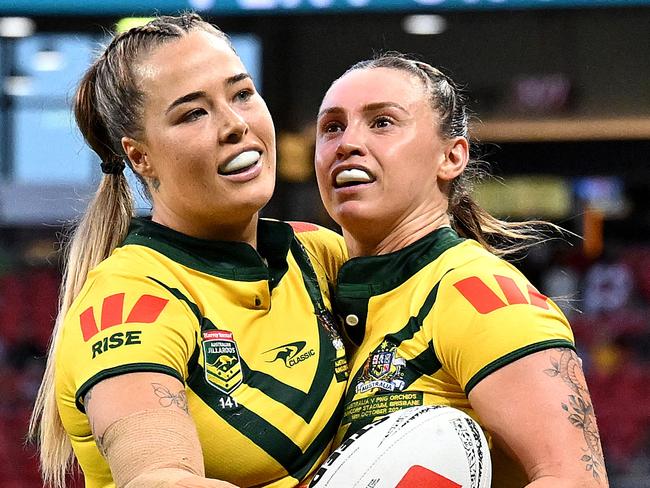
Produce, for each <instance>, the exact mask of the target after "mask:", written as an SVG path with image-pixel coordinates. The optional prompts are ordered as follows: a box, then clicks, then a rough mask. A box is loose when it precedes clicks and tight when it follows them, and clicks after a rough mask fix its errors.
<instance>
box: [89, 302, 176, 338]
mask: <svg viewBox="0 0 650 488" xmlns="http://www.w3.org/2000/svg"><path fill="white" fill-rule="evenodd" d="M167 302H169V300H166V299H165V298H160V297H155V296H153V295H142V296H141V297H140V298H138V301H137V302H136V303H135V305H133V308H132V309H131V310H130V311H129V313H128V315H127V317H126V320H125V319H124V293H116V294H115V295H110V296H108V297H106V298H104V301H103V303H102V312H101V317H100V321H99V324H100V327H98V326H97V321H96V320H95V310H94V308H93V307H89V308H87V309H86V310H84V311H83V312H82V313H81V315H79V322H80V325H81V333H82V334H83V338H84V341H85V342H88V341H89V340H90V339H91V338H92V337H93V336H94V335H95V334H97V333H99V331H100V330H104V329H108V328H109V327H114V326H116V325H122V324H131V323H140V324H151V323H153V322H155V321H156V319H157V318H158V317H159V316H160V314H161V313H162V311H163V309H164V308H165V306H166V305H167Z"/></svg>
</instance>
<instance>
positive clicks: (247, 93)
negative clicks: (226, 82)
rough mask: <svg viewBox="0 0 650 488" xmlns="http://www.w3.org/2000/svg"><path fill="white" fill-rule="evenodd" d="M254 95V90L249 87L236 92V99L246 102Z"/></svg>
mask: <svg viewBox="0 0 650 488" xmlns="http://www.w3.org/2000/svg"><path fill="white" fill-rule="evenodd" d="M253 95H254V92H253V90H251V89H249V88H245V89H244V90H239V91H238V92H237V93H236V94H235V100H237V101H240V102H245V101H247V100H248V99H250V98H251V97H252V96H253Z"/></svg>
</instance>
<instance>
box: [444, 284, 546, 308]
mask: <svg viewBox="0 0 650 488" xmlns="http://www.w3.org/2000/svg"><path fill="white" fill-rule="evenodd" d="M494 279H495V280H496V282H497V284H498V285H499V288H500V289H501V292H502V293H503V295H504V296H505V298H506V301H507V302H504V301H503V300H502V299H501V298H499V296H498V295H497V294H496V293H495V292H494V291H492V289H491V288H490V287H489V286H488V285H486V284H485V282H484V281H483V280H481V278H479V277H478V276H470V277H469V278H465V279H462V280H460V281H458V282H456V283H454V287H455V288H456V289H457V290H458V291H459V292H460V293H461V294H462V295H463V296H464V297H465V298H466V299H467V301H468V302H469V303H471V304H472V306H473V307H474V308H475V309H476V311H477V312H478V313H480V314H488V313H490V312H494V311H495V310H498V309H500V308H503V307H507V306H509V305H522V304H525V305H533V306H535V307H539V308H544V309H548V308H549V305H548V302H547V301H548V298H547V297H546V296H544V295H542V294H541V293H540V292H539V291H537V290H536V289H535V287H534V286H532V285H531V284H527V286H526V294H527V295H528V297H526V295H525V294H524V293H523V292H522V291H521V289H520V288H519V285H517V283H516V282H515V280H513V279H512V278H510V277H509V276H499V275H494Z"/></svg>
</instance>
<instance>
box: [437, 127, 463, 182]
mask: <svg viewBox="0 0 650 488" xmlns="http://www.w3.org/2000/svg"><path fill="white" fill-rule="evenodd" d="M468 162H469V142H467V139H465V138H464V137H455V138H453V139H452V140H451V141H450V142H449V143H448V145H447V148H446V149H445V160H444V161H443V162H442V164H441V165H440V167H439V168H438V178H440V179H442V180H445V181H451V180H453V179H454V178H456V177H457V176H458V175H459V174H461V173H462V172H463V170H464V169H465V167H466V166H467V163H468Z"/></svg>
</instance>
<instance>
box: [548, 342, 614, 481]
mask: <svg viewBox="0 0 650 488" xmlns="http://www.w3.org/2000/svg"><path fill="white" fill-rule="evenodd" d="M556 351H557V352H558V353H559V354H560V357H559V359H558V358H557V356H554V355H552V356H551V364H552V366H553V367H552V368H549V369H545V370H544V372H545V373H546V374H547V375H549V376H551V377H556V376H557V377H559V378H560V379H562V381H563V382H564V383H565V384H566V385H567V386H568V387H569V388H571V391H573V393H574V394H573V395H569V401H568V403H562V409H563V410H564V411H565V412H567V413H568V414H569V416H568V419H569V422H571V424H572V425H574V426H575V427H576V428H578V429H580V430H581V431H582V434H583V436H584V438H585V442H586V443H587V447H586V448H584V449H583V450H584V454H583V455H582V457H581V458H580V460H581V461H583V462H584V463H585V469H586V470H587V471H590V472H591V474H592V475H593V477H594V479H596V480H597V481H599V482H600V481H601V480H602V479H603V478H605V479H606V477H607V474H606V473H605V462H604V458H603V450H602V447H601V445H600V435H599V433H598V426H597V425H596V416H595V414H594V407H593V405H592V404H591V399H590V396H589V391H588V390H587V383H586V381H585V379H584V374H583V372H582V367H581V365H580V361H579V359H578V356H576V354H575V352H573V351H572V350H571V349H557V350H556Z"/></svg>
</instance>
